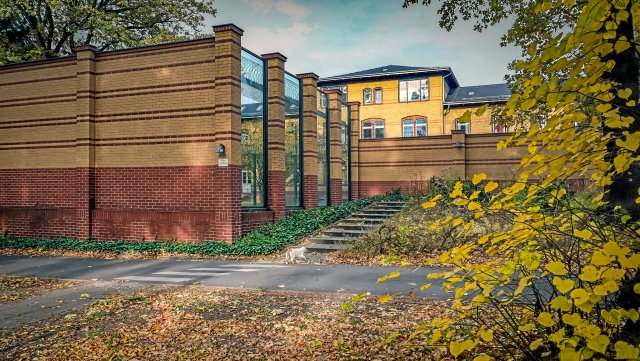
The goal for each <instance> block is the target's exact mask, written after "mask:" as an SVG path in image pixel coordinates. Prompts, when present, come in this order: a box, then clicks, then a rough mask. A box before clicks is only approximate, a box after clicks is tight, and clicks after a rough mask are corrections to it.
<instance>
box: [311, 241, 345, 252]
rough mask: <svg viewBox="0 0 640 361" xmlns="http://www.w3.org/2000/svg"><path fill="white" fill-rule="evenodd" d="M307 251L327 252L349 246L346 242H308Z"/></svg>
mask: <svg viewBox="0 0 640 361" xmlns="http://www.w3.org/2000/svg"><path fill="white" fill-rule="evenodd" d="M305 247H307V251H309V252H316V253H327V252H333V251H338V250H341V249H345V248H347V246H346V245H344V244H313V243H312V244H308V245H306V246H305Z"/></svg>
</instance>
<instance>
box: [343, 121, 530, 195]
mask: <svg viewBox="0 0 640 361" xmlns="http://www.w3.org/2000/svg"><path fill="white" fill-rule="evenodd" d="M503 137H504V134H471V135H465V134H464V133H463V132H460V131H453V132H452V134H451V135H446V136H433V137H422V138H394V139H380V140H360V141H359V148H358V158H359V159H358V162H354V164H353V167H354V168H353V169H354V170H353V171H354V172H358V183H357V187H358V192H359V196H360V197H363V196H372V195H376V194H383V193H385V192H388V191H391V190H394V189H400V190H401V191H402V192H404V193H409V192H426V191H428V182H429V179H430V178H431V177H433V176H437V177H449V178H470V177H473V175H474V174H476V173H481V172H482V173H486V174H487V176H488V178H489V179H493V180H510V179H511V177H512V175H513V174H514V172H515V170H514V169H515V167H516V166H517V164H519V161H520V158H521V157H522V156H523V155H524V154H525V153H526V152H527V147H526V146H520V147H514V148H509V149H506V150H503V151H500V152H498V151H497V149H496V145H497V143H498V141H499V140H500V139H502V138H503ZM456 141H458V142H460V148H456V147H455V142H456Z"/></svg>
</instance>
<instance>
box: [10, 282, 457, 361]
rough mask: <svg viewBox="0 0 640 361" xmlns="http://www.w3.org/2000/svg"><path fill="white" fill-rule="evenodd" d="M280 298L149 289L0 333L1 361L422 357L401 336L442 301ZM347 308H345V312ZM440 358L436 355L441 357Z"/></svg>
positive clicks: (420, 345) (418, 344) (419, 343)
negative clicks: (381, 302) (2, 359)
mask: <svg viewBox="0 0 640 361" xmlns="http://www.w3.org/2000/svg"><path fill="white" fill-rule="evenodd" d="M350 299H351V297H350V296H348V295H336V294H312V293H300V292H287V291H255V290H252V291H250V290H230V289H211V288H202V287H187V288H170V287H153V288H148V289H145V290H144V291H138V292H137V293H135V294H128V295H120V296H112V297H111V298H109V299H106V300H101V301H98V302H96V303H94V304H93V305H91V306H87V307H85V308H84V309H81V310H74V311H73V312H72V313H71V314H73V315H75V316H73V317H69V318H67V316H68V315H61V316H59V317H57V318H54V319H51V320H49V321H48V322H42V323H39V324H37V325H30V326H24V327H22V328H20V329H17V330H2V331H0V341H1V343H0V358H6V359H14V360H19V359H33V360H79V359H83V360H87V359H138V360H141V359H146V360H160V359H196V360H202V359H205V360H206V359H211V360H222V359H224V360H229V359H236V360H247V359H249V360H251V359H275V360H280V359H281V360H290V359H298V360H299V359H312V360H315V359H384V360H387V359H402V360H411V359H429V358H437V355H432V354H431V353H430V352H431V351H430V349H429V348H428V347H427V346H426V340H425V339H423V338H421V337H417V338H414V339H412V340H409V335H410V334H411V332H413V331H414V330H415V328H416V327H417V326H418V325H419V324H420V323H421V322H425V321H428V320H430V319H432V318H434V317H441V316H442V315H443V314H444V313H446V312H448V311H447V310H448V308H449V306H448V304H447V302H446V301H427V300H415V299H412V298H410V297H394V299H393V300H392V301H390V302H388V303H385V304H384V305H381V304H380V303H378V302H377V301H376V299H375V298H374V297H368V298H365V299H364V300H362V301H358V302H353V303H350V302H349V300H350ZM345 303H349V305H350V306H349V307H344V305H345ZM440 356H442V355H440Z"/></svg>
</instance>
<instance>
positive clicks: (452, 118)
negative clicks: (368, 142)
mask: <svg viewBox="0 0 640 361" xmlns="http://www.w3.org/2000/svg"><path fill="white" fill-rule="evenodd" d="M318 86H319V87H321V88H322V89H324V90H326V89H336V88H337V89H340V90H342V92H343V94H346V98H345V99H344V100H345V101H347V102H355V101H358V102H360V103H361V107H360V136H361V138H362V139H379V138H401V137H404V138H407V137H422V136H433V135H447V134H450V133H451V130H456V129H457V130H464V131H465V132H466V133H468V134H481V133H504V132H506V131H507V128H506V127H504V126H502V125H501V124H499V122H496V121H495V120H494V119H492V116H491V111H490V110H489V111H487V112H485V114H484V115H483V116H481V117H475V116H472V117H471V121H470V122H462V121H460V120H459V118H460V117H461V116H462V114H464V113H465V111H467V110H474V109H476V108H477V107H479V106H481V105H484V104H489V105H490V106H495V105H499V104H504V103H505V102H506V101H507V100H508V98H509V96H510V92H509V89H508V87H507V85H506V84H492V85H479V86H469V87H463V86H460V84H459V83H458V80H457V79H456V77H455V75H454V74H453V72H452V70H451V68H449V67H409V66H398V65H387V66H384V67H379V68H373V69H369V70H364V71H359V72H354V73H349V74H344V75H338V76H332V77H327V78H323V79H320V80H319V81H318Z"/></svg>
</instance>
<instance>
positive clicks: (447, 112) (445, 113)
mask: <svg viewBox="0 0 640 361" xmlns="http://www.w3.org/2000/svg"><path fill="white" fill-rule="evenodd" d="M451 74H453V73H452V72H449V74H447V75H445V76H443V77H442V103H443V104H444V99H445V96H446V94H445V93H444V82H445V80H444V78H446V77H448V76H450V75H451ZM450 108H451V105H450V104H447V110H446V111H444V110H443V111H442V135H446V134H445V133H446V131H445V127H446V122H445V118H446V117H447V114H449V110H450Z"/></svg>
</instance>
